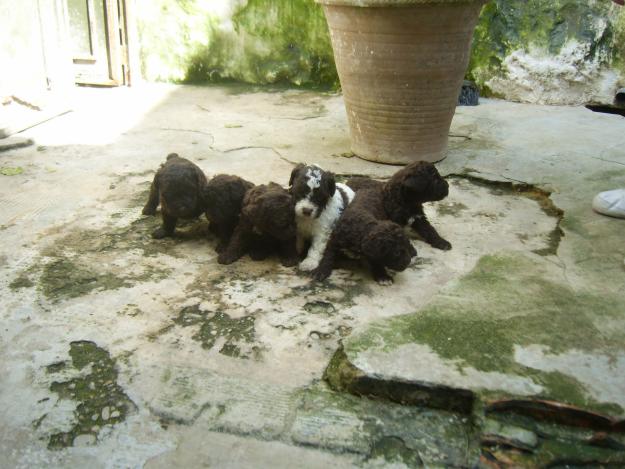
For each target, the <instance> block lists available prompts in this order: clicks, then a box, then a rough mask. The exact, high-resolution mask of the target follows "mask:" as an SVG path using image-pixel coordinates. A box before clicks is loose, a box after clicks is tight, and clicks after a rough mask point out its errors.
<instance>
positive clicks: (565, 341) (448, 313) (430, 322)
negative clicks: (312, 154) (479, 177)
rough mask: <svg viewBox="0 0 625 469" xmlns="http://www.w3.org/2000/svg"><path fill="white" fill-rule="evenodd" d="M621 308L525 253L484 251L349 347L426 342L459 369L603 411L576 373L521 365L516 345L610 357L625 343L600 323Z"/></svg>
mask: <svg viewBox="0 0 625 469" xmlns="http://www.w3.org/2000/svg"><path fill="white" fill-rule="evenodd" d="M622 311H623V300H622V298H620V297H615V296H613V295H610V294H594V293H591V292H585V291H575V290H573V289H571V288H570V287H568V286H566V285H564V284H560V283H557V282H555V281H554V280H553V279H551V278H548V277H547V276H546V275H545V274H544V273H543V272H541V269H540V267H539V266H538V265H537V264H535V263H534V262H533V261H532V260H531V259H529V258H527V257H524V256H521V255H513V254H510V255H494V256H485V257H483V258H481V259H480V261H479V262H478V264H477V265H476V267H475V268H474V269H473V271H472V272H471V273H469V274H468V275H466V276H465V277H463V278H462V279H461V280H460V281H459V282H458V283H457V284H456V285H455V286H454V287H453V288H452V289H450V290H448V291H447V292H445V293H444V294H443V295H440V296H439V297H438V298H437V299H435V301H433V302H432V303H431V304H430V305H429V306H426V307H425V308H424V309H422V310H421V311H419V312H417V313H414V314H408V315H404V316H400V317H396V318H393V319H390V320H387V321H383V322H380V323H378V324H375V325H373V326H372V327H370V328H369V329H368V330H367V331H365V332H364V333H363V334H361V335H359V336H357V338H355V339H354V340H352V341H350V342H349V345H348V350H349V353H357V352H358V351H361V350H366V349H369V348H375V347H379V346H380V344H383V345H382V349H383V350H390V349H392V348H395V347H397V346H399V345H403V344H408V343H418V344H426V345H428V346H429V347H431V348H432V350H433V351H435V352H436V353H437V354H438V355H439V356H440V357H442V358H444V359H448V360H453V361H456V363H457V364H458V366H459V367H460V368H461V369H462V367H464V366H470V367H473V368H475V369H477V370H480V371H485V372H490V371H498V372H503V373H508V374H516V375H521V376H527V377H530V378H532V379H533V380H534V381H535V382H537V383H538V384H541V385H543V386H544V388H545V389H546V391H545V396H546V397H551V398H557V399H559V400H563V401H565V402H569V403H571V404H575V405H581V406H589V407H593V408H602V409H603V410H606V409H605V408H603V407H602V405H600V404H598V403H597V402H595V401H594V400H593V399H592V398H591V397H590V396H589V394H588V392H587V391H586V389H585V388H584V386H583V385H582V384H581V383H579V382H577V380H575V379H574V378H572V377H570V376H566V377H565V376H563V375H561V374H558V373H545V372H541V371H538V370H534V369H529V368H526V367H524V366H522V365H520V364H519V363H517V362H516V361H515V358H514V353H515V346H530V345H536V344H537V345H543V346H545V347H547V349H548V351H549V352H550V353H553V354H560V353H563V352H566V351H569V350H573V349H575V350H582V351H587V352H590V353H600V354H607V355H608V356H610V355H611V352H612V351H613V350H615V349H619V348H620V347H622V334H623V331H622V330H621V329H622V328H618V327H615V328H614V329H613V330H612V331H611V332H606V331H605V330H600V329H599V328H598V326H597V325H598V324H600V323H601V322H602V321H607V320H611V319H622V318H623V314H622ZM608 404H609V403H608ZM617 408H618V407H617ZM608 409H609V410H614V409H615V408H614V407H610V406H608Z"/></svg>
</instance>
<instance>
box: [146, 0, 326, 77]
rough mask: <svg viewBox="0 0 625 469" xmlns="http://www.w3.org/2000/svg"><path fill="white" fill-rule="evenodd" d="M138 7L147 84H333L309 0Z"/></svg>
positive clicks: (320, 23)
mask: <svg viewBox="0 0 625 469" xmlns="http://www.w3.org/2000/svg"><path fill="white" fill-rule="evenodd" d="M137 4H138V12H139V14H138V15H137V16H138V27H139V34H140V37H141V43H142V63H143V73H144V76H145V78H146V79H148V80H174V81H181V82H187V83H197V82H200V83H201V82H208V81H222V80H228V79H231V80H237V81H244V82H248V83H261V84H267V83H284V82H286V83H292V84H295V85H308V86H311V85H320V86H334V85H335V84H336V83H337V80H338V79H337V76H336V70H335V67H334V59H333V56H332V48H331V45H330V39H329V35H328V31H327V26H326V23H325V18H324V16H323V12H322V11H321V9H320V7H319V6H318V5H316V4H315V3H314V2H313V1H312V0H212V1H211V0H138V1H137Z"/></svg>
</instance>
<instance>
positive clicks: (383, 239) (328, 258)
mask: <svg viewBox="0 0 625 469" xmlns="http://www.w3.org/2000/svg"><path fill="white" fill-rule="evenodd" d="M385 218H386V213H385V210H384V206H383V203H382V198H381V197H380V196H379V191H378V190H377V188H376V187H369V188H365V189H361V190H360V191H358V192H357V193H356V197H355V198H354V200H353V202H352V203H351V204H350V205H349V206H348V207H347V208H346V209H345V211H344V212H343V215H342V216H341V218H339V221H338V223H337V224H336V227H335V228H334V231H333V232H332V236H331V237H330V241H329V242H328V245H327V247H326V250H325V252H324V255H323V258H322V259H321V262H320V263H319V267H317V268H316V269H315V270H314V271H313V278H314V279H315V280H324V279H325V278H327V277H328V276H329V275H330V274H331V273H332V269H333V266H334V260H335V257H336V256H337V255H338V254H340V253H346V254H348V255H349V256H350V257H352V256H353V255H356V256H357V257H362V258H364V259H365V260H366V261H368V263H369V266H370V268H371V273H372V275H373V278H374V279H375V280H376V281H377V282H378V283H380V284H382V285H388V284H390V283H392V281H393V278H392V277H391V276H390V274H389V273H388V272H387V269H389V270H393V271H397V272H401V271H403V270H405V269H406V267H408V265H409V264H410V260H411V259H412V258H413V257H414V256H416V255H417V251H416V250H415V248H414V247H413V246H412V243H411V242H410V239H409V238H408V236H406V234H405V233H404V230H403V228H402V227H401V226H399V225H398V224H396V223H393V222H392V221H389V220H387V219H385Z"/></svg>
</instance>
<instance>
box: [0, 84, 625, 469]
mask: <svg viewBox="0 0 625 469" xmlns="http://www.w3.org/2000/svg"><path fill="white" fill-rule="evenodd" d="M77 93H78V95H77V101H76V106H75V109H76V110H75V112H73V113H70V114H67V115H64V116H61V117H59V118H57V119H54V120H52V121H50V122H47V123H45V124H42V125H40V126H38V127H35V128H33V129H30V130H29V131H27V132H24V137H25V138H30V139H32V140H34V142H35V145H34V146H30V147H26V148H15V149H10V150H8V151H6V152H3V153H2V154H1V155H0V159H2V162H1V164H2V166H3V167H4V166H6V167H19V168H21V169H22V171H21V172H20V173H18V174H14V175H11V176H9V175H0V178H1V180H2V185H1V187H0V239H1V240H2V243H1V244H0V246H1V247H0V271H1V272H2V277H1V280H0V294H1V295H2V298H3V305H4V308H3V310H2V312H1V314H2V324H3V327H2V328H1V330H0V337H2V341H1V343H0V354H1V356H2V360H0V372H1V373H2V376H3V380H2V381H0V409H1V410H0V421H1V422H2V424H3V425H2V430H0V450H1V451H2V453H3V454H4V455H6V464H8V465H9V466H10V467H32V466H37V465H44V464H45V465H48V466H50V467H68V466H70V467H73V466H85V465H88V464H89V465H92V466H94V467H143V466H145V467H151V468H159V467H196V466H200V465H202V464H209V465H215V466H219V467H292V462H293V460H297V461H300V462H301V465H302V466H305V467H327V466H328V465H333V466H338V467H354V466H360V467H382V466H393V467H405V466H408V467H411V466H415V465H428V466H441V465H444V466H449V465H455V466H472V465H475V464H484V465H487V464H489V463H492V462H493V461H495V462H496V461H499V462H501V461H505V460H511V461H515V463H517V464H521V465H523V464H527V465H535V464H538V463H544V464H547V463H553V462H554V461H555V462H557V461H561V460H567V461H568V460H571V461H577V462H585V463H590V462H593V461H594V462H597V461H599V462H606V463H607V462H612V463H618V462H619V461H621V460H619V459H618V458H619V457H622V455H621V454H619V452H618V451H617V450H616V449H614V448H618V447H619V446H618V445H619V444H621V443H623V442H622V441H621V440H622V434H620V433H619V431H622V429H621V430H619V428H621V427H622V423H619V422H622V421H621V420H620V419H622V418H623V416H624V415H625V410H624V409H625V402H623V399H622V396H623V394H624V392H623V391H624V388H625V383H624V382H623V380H622V378H621V377H622V376H625V358H623V357H625V345H624V343H623V341H622V337H623V333H624V332H625V317H624V313H623V311H625V294H624V293H623V289H622V285H623V279H624V277H625V266H624V264H623V257H624V256H625V248H624V247H623V246H624V245H623V238H622V232H623V222H622V221H620V220H614V219H607V218H604V217H601V216H600V215H597V214H595V213H593V212H592V211H591V209H590V201H591V200H592V197H593V196H594V194H595V193H596V192H597V191H599V190H605V189H610V188H613V187H618V186H619V185H622V184H623V183H622V181H623V174H624V173H623V169H622V166H623V165H624V164H625V156H624V155H623V152H622V150H621V149H622V148H623V144H625V132H623V129H624V127H623V126H624V125H625V121H623V120H622V119H620V118H617V117H615V116H605V115H600V114H594V113H591V112H589V111H586V110H584V109H578V108H568V107H544V106H532V105H518V104H512V103H506V102H503V101H491V100H484V101H483V103H482V105H480V106H478V107H476V108H459V109H458V112H457V114H456V117H455V119H454V123H453V126H452V131H451V135H452V136H451V137H450V149H449V156H448V158H447V159H446V160H444V161H443V162H441V163H439V165H438V167H439V170H440V171H441V172H442V173H443V174H445V175H447V176H448V180H449V182H450V195H449V197H448V198H447V199H445V200H444V201H442V202H440V203H437V204H431V205H428V206H427V207H426V211H427V214H428V216H429V218H430V219H431V221H432V222H433V224H434V225H435V226H436V227H437V228H438V229H439V231H440V232H441V234H442V235H443V236H444V237H445V238H447V239H449V240H450V241H451V243H452V244H453V249H452V250H451V251H449V252H441V251H437V250H435V249H432V248H431V247H429V246H428V245H426V244H424V243H422V242H420V241H418V240H415V247H416V249H417V251H418V257H417V258H416V259H415V260H414V262H413V264H412V265H411V266H410V267H409V268H408V269H407V270H406V271H405V272H403V273H400V274H398V275H397V276H396V281H395V283H394V285H392V286H390V287H381V286H379V285H377V284H376V283H375V282H373V281H372V280H371V279H370V277H369V274H368V273H367V271H366V270H363V269H361V268H360V267H359V266H358V265H357V264H356V263H353V262H351V261H350V262H348V261H346V262H345V263H344V264H342V265H341V268H339V269H337V270H336V271H335V272H334V273H333V275H332V276H331V277H330V279H329V280H328V281H327V282H324V283H321V284H312V283H310V281H309V280H308V278H307V277H306V276H304V275H301V274H298V273H297V272H296V271H294V270H293V269H288V268H284V267H282V266H280V265H279V264H278V262H277V261H276V260H275V259H273V260H272V259H269V260H267V261H263V262H253V261H251V260H250V259H249V258H244V259H242V260H241V261H239V262H237V263H235V264H233V265H231V266H220V265H218V264H217V263H216V256H215V253H214V251H213V247H214V244H215V240H214V239H213V238H212V237H211V236H210V235H208V233H207V229H206V228H207V223H206V221H205V220H204V219H202V220H198V221H197V222H189V223H186V224H185V225H184V226H182V228H181V235H180V236H179V237H178V238H176V239H168V240H161V241H155V240H152V239H151V238H150V236H149V233H150V232H151V231H152V229H153V228H154V227H155V225H156V224H158V220H157V219H156V218H153V217H143V216H141V215H140V211H141V207H142V205H143V204H144V202H145V199H146V197H147V191H148V188H149V182H150V181H151V178H152V175H153V172H154V171H155V170H156V169H157V168H158V165H159V164H160V163H161V162H162V161H163V160H164V157H165V155H166V154H168V153H170V152H174V151H175V152H177V153H179V154H181V155H182V156H185V157H187V158H190V159H192V160H194V161H195V162H196V163H197V164H198V165H199V166H200V167H202V168H203V169H204V170H205V171H206V172H207V173H208V175H209V176H210V175H211V174H217V173H235V174H239V175H241V176H242V177H244V178H246V179H249V180H251V181H253V182H256V183H261V182H266V181H268V180H274V181H276V182H280V183H282V184H285V183H286V182H287V181H288V176H289V173H290V171H291V168H292V167H293V164H295V163H297V162H300V161H307V162H315V163H318V164H320V165H322V166H324V167H326V168H327V169H329V170H332V171H335V172H336V173H337V174H338V175H339V176H341V177H346V176H348V175H353V174H365V175H370V176H373V177H377V178H385V177H388V176H389V175H391V174H392V173H393V172H395V171H396V170H397V168H396V167H392V166H385V165H379V164H374V163H370V162H366V161H363V160H360V159H358V158H355V157H353V155H352V154H351V153H350V150H349V141H348V137H347V124H346V120H345V113H344V108H343V104H342V101H341V98H340V96H336V95H331V94H320V93H314V92H309V91H295V90H267V89H264V90H263V89H249V88H246V87H243V86H232V87H211V88H202V87H177V86H160V85H159V86H156V85H154V86H145V87H143V88H136V89H116V90H90V89H79V90H77ZM341 344H342V349H341V350H342V355H341V357H340V358H341V360H342V361H340V362H336V358H337V355H336V354H337V350H338V349H339V347H341ZM80 351H86V352H88V353H87V354H86V357H87V358H84V357H83V358H81V357H82V356H83V354H81V353H79V352H80ZM333 357H334V359H335V360H334V361H333V362H334V363H339V364H340V365H341V367H342V368H341V369H342V370H343V374H340V373H335V374H334V375H333V374H332V368H329V369H328V371H327V372H326V368H328V364H329V363H330V362H331V360H332V359H333ZM324 376H325V377H326V378H327V379H328V381H329V384H328V383H327V382H326V381H325V380H324V379H323V378H324ZM354 383H355V384H354ZM72 385H73V388H71V386H72ZM76 388H78V390H76ZM424 389H426V391H427V392H424ZM428 390H429V391H428ZM446 392H449V393H450V394H449V396H450V398H449V399H443V398H440V399H438V400H436V399H434V400H433V399H432V395H439V396H440V395H445V393H446ZM352 394H357V395H365V396H367V397H356V396H353V395H352ZM457 396H461V400H460V401H458V400H457V399H456V397H457ZM527 398H531V399H533V401H531V402H534V404H532V405H535V407H533V408H532V410H531V411H525V412H520V411H518V410H519V409H522V408H523V409H527V405H526V404H525V403H523V402H522V403H521V404H519V405H516V404H515V405H516V407H515V406H511V405H509V404H508V403H509V400H510V399H527ZM462 399H464V400H462ZM113 401H114V402H113ZM393 401H394V402H393ZM546 401H557V402H559V404H558V405H560V406H561V407H559V408H558V409H559V410H558V411H557V412H555V411H554V410H553V409H554V408H553V407H552V404H549V403H543V402H546ZM457 402H461V403H462V404H461V405H456V404H454V403H457ZM502 402H503V403H504V404H505V405H504V404H502ZM467 403H468V404H467ZM407 404H408V405H407ZM424 404H427V405H430V406H434V408H430V407H428V406H425V407H424V406H423V405H424ZM567 405H568V406H569V407H570V408H569V407H566V406H567ZM502 406H503V407H502ZM550 406H551V407H550ZM562 406H564V407H562ZM504 408H505V409H506V410H501V409H504ZM484 409H485V410H486V412H487V413H488V419H485V418H484V416H483V413H484ZM493 409H499V410H496V411H495V410H493ZM511 409H512V410H511ZM575 412H578V413H575ZM584 412H585V413H584ZM553 415H564V416H570V415H576V416H580V415H582V416H583V418H582V417H579V418H578V420H577V421H578V422H595V421H601V422H604V421H605V422H610V423H609V424H603V426H601V425H599V427H600V429H599V427H597V428H594V427H593V425H594V424H589V425H588V426H589V427H590V428H575V427H574V426H571V425H570V422H571V419H570V418H569V420H567V419H566V418H564V417H563V418H562V419H560V420H558V419H557V418H556V419H553V418H547V420H546V421H543V420H542V418H543V417H545V416H553ZM595 415H597V416H598V417H596V418H595V417H592V416H595ZM94 416H95V418H94ZM591 417H592V418H591ZM597 419H599V420H597ZM601 419H604V420H601ZM605 419H608V420H605ZM563 423H564V424H563ZM619 425H620V426H619ZM96 427H97V428H96ZM606 429H607V431H608V433H609V435H607V436H605V437H604V436H602V434H600V431H606ZM598 432H599V433H598ZM59 435H60V436H59ZM537 435H538V437H537ZM52 442H54V444H51V443H52ZM530 443H531V444H530ZM515 445H516V447H520V448H521V449H522V452H523V454H522V455H521V456H519V455H517V454H516V453H514V454H511V453H510V452H509V451H508V449H509V448H514V447H515ZM48 446H50V447H51V448H50V449H49V448H48ZM113 448H115V450H114V451H113ZM611 448H612V449H611ZM111 454H114V456H113V457H111ZM294 458H297V459H294ZM567 458H568V459H567ZM480 461H481V462H480Z"/></svg>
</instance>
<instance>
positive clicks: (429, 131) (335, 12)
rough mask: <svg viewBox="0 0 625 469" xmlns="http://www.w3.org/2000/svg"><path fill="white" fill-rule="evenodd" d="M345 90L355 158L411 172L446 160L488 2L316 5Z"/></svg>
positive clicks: (362, 0)
mask: <svg viewBox="0 0 625 469" xmlns="http://www.w3.org/2000/svg"><path fill="white" fill-rule="evenodd" d="M317 1H318V2H319V3H321V4H323V8H324V10H325V14H326V18H327V20H328V25H329V27H330V36H331V38H332V48H333V49H334V57H335V60H336V66H337V70H338V73H339V78H340V81H341V87H342V89H343V97H344V100H345V107H346V108H347V117H348V120H349V127H350V133H351V142H352V151H353V152H354V153H355V154H356V155H358V156H360V157H362V158H364V159H367V160H372V161H378V162H381V163H394V164H407V163H410V162H412V161H415V160H425V161H431V162H434V161H439V160H441V159H443V158H444V157H445V150H446V149H447V135H448V132H449V127H450V125H451V119H452V118H453V115H454V112H455V109H456V103H457V100H458V95H459V93H460V88H461V86H462V81H463V78H464V74H465V72H466V68H467V64H468V61H469V52H470V48H471V39H472V37H473V30H474V29H475V25H476V23H477V20H478V16H479V13H480V10H481V7H482V5H483V4H484V3H486V0H317Z"/></svg>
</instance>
